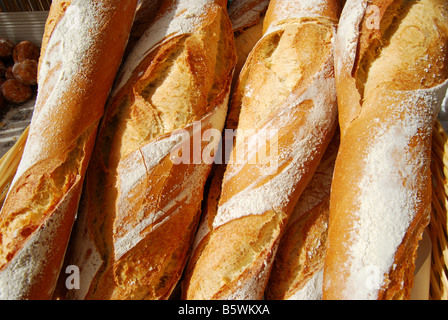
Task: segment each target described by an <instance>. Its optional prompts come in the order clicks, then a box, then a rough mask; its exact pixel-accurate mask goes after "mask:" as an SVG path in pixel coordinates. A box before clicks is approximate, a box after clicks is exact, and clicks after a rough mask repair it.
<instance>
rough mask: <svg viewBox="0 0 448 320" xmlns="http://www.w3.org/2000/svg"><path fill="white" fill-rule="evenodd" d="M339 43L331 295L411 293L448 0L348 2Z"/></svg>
mask: <svg viewBox="0 0 448 320" xmlns="http://www.w3.org/2000/svg"><path fill="white" fill-rule="evenodd" d="M336 43H337V44H336V49H335V67H336V68H335V70H336V71H335V72H336V83H337V91H338V102H339V124H340V128H341V145H340V149H339V154H338V157H337V160H336V164H335V170H334V178H333V183H332V191H331V195H330V223H329V230H328V240H327V244H328V246H327V253H326V260H325V264H324V288H323V298H324V299H374V300H375V299H408V298H409V296H410V291H411V288H412V284H413V277H414V276H413V275H414V264H415V256H416V250H417V246H418V241H419V240H420V239H421V236H422V233H423V231H424V229H425V227H426V226H427V224H428V222H429V217H430V210H431V172H430V161H431V141H432V131H433V127H434V123H435V121H436V119H437V115H438V112H439V109H440V105H441V103H442V100H443V97H444V94H445V92H446V89H447V85H448V81H447V78H448V56H447V52H448V2H446V1H445V0H421V1H416V0H409V1H398V0H395V1H392V0H375V1H359V0H348V1H347V2H346V5H345V7H344V10H343V12H342V15H341V19H340V23H339V29H338V35H337V42H336Z"/></svg>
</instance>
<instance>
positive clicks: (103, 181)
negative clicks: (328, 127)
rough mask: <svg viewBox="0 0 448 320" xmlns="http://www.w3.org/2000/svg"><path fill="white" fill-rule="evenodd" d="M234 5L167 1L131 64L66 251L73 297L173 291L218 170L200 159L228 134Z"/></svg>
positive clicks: (106, 122)
mask: <svg viewBox="0 0 448 320" xmlns="http://www.w3.org/2000/svg"><path fill="white" fill-rule="evenodd" d="M226 3H227V2H226V1H222V0H200V1H194V2H193V1H189V0H188V1H187V0H175V1H170V0H168V1H162V3H161V6H160V10H159V12H158V13H157V16H156V19H155V20H154V22H153V23H152V24H151V25H150V26H149V28H148V29H147V30H146V32H145V33H144V34H143V35H142V38H141V39H140V40H139V42H138V43H137V44H136V45H135V46H134V47H133V50H132V52H130V54H129V56H128V57H127V59H126V61H125V62H124V64H123V66H122V68H121V71H120V72H119V74H118V77H117V82H116V86H115V87H114V88H113V91H112V94H111V96H110V99H109V102H110V103H109V104H108V105H107V112H106V114H105V117H104V119H103V122H102V124H101V127H100V131H99V135H98V138H97V143H96V146H95V149H94V153H93V155H92V160H91V163H90V165H89V169H88V172H87V175H86V183H85V188H84V192H83V196H82V200H81V205H80V211H79V220H78V222H77V224H76V228H75V233H74V236H73V241H72V243H71V245H70V251H69V253H68V254H67V256H68V259H67V262H66V263H67V265H76V266H79V268H80V279H81V286H80V289H79V290H76V289H73V290H68V291H67V292H66V295H67V298H69V299H120V300H122V299H168V298H169V297H170V295H171V293H172V291H173V290H174V288H175V286H176V284H177V282H178V280H179V278H180V276H181V273H182V271H183V268H184V266H185V263H186V260H187V258H188V253H189V250H190V247H191V244H192V241H193V236H194V233H195V232H196V229H197V224H198V220H199V217H200V205H201V200H202V196H203V190H204V184H205V181H206V179H207V176H208V174H209V172H210V168H211V164H212V163H209V162H207V161H205V159H203V158H201V159H199V161H197V160H198V159H197V158H196V156H198V155H199V156H201V155H202V151H204V150H205V147H206V146H209V144H207V143H206V142H205V141H201V137H203V135H202V134H203V133H204V132H205V130H207V129H214V130H216V131H217V132H218V133H219V137H220V133H221V131H222V129H223V126H224V121H225V116H226V112H227V104H228V97H229V92H230V84H231V79H232V73H233V69H234V66H235V63H236V54H235V47H234V39H233V33H232V26H231V23H230V20H229V18H228V14H227V9H226ZM198 134H199V135H200V136H199V145H195V141H194V140H196V138H197V135H198ZM219 137H215V140H216V141H214V142H213V143H214V144H215V145H217V143H218V142H219ZM190 145H191V149H190V151H191V153H190V155H189V156H188V158H187V159H184V160H186V161H185V162H183V163H177V160H179V158H178V157H184V156H185V155H186V154H187V148H186V147H190ZM184 147H185V148H184ZM197 147H198V148H199V152H198V150H197V149H195V148H197ZM183 152H184V153H183ZM181 153H182V154H181Z"/></svg>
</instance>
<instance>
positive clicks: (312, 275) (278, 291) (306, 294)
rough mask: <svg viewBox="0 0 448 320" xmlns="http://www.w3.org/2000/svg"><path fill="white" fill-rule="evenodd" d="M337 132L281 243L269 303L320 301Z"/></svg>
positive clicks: (290, 219) (267, 294) (296, 208)
mask: <svg viewBox="0 0 448 320" xmlns="http://www.w3.org/2000/svg"><path fill="white" fill-rule="evenodd" d="M338 149H339V133H338V132H337V133H336V134H335V135H334V137H333V139H332V141H331V142H330V144H329V146H328V147H327V149H326V150H325V153H324V155H323V157H322V160H321V162H320V163H319V166H318V167H317V169H316V171H315V172H314V175H313V177H312V179H311V181H310V183H309V184H308V186H307V187H306V189H305V191H303V193H302V195H301V197H300V199H299V201H298V203H297V205H296V207H295V208H294V211H293V212H292V214H291V217H290V218H289V220H288V225H287V226H286V230H285V233H284V235H283V236H282V239H281V241H280V244H279V247H278V250H277V253H276V255H275V260H274V264H273V267H272V271H271V274H270V276H269V281H268V285H267V286H266V291H265V298H266V299H268V300H321V299H322V279H323V269H324V261H325V251H326V240H327V231H328V218H329V204H330V190H331V181H332V178H333V170H334V163H335V160H336V156H337V153H338Z"/></svg>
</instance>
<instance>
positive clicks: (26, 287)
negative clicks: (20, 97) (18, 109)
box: [0, 1, 136, 299]
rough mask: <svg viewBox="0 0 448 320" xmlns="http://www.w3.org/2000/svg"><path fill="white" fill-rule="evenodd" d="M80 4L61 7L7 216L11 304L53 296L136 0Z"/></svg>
mask: <svg viewBox="0 0 448 320" xmlns="http://www.w3.org/2000/svg"><path fill="white" fill-rule="evenodd" d="M74 5H75V6H76V7H73V6H74ZM74 5H72V4H71V3H70V2H67V1H53V6H52V9H51V11H50V15H49V18H48V23H47V25H46V30H45V35H44V42H43V47H42V55H41V60H40V61H41V62H40V63H41V64H40V75H39V86H40V87H39V94H38V97H37V100H36V105H35V111H34V115H33V119H32V121H31V125H30V131H29V135H28V140H27V144H26V146H25V150H24V156H23V157H22V160H21V163H20V165H19V168H18V171H17V174H16V176H15V178H14V181H13V182H12V184H11V185H12V187H11V189H10V191H9V194H8V196H7V198H6V200H5V203H4V206H3V208H2V211H1V213H0V234H1V237H0V281H1V282H2V285H1V287H2V289H1V292H0V295H1V296H2V297H4V298H7V299H10V298H11V299H27V298H28V299H48V298H50V297H51V294H52V291H53V290H54V286H55V282H56V278H57V276H58V272H59V270H60V267H61V264H62V260H63V256H64V253H65V250H66V247H67V242H68V239H69V235H70V231H71V226H72V224H73V221H74V218H75V214H76V210H77V206H78V200H79V195H80V192H81V186H82V182H83V178H84V173H85V171H86V168H87V164H88V161H89V159H90V153H91V150H92V148H93V144H94V141H95V134H96V127H97V125H98V122H99V119H100V118H101V116H102V114H103V111H104V105H105V103H106V99H107V95H108V93H109V91H110V88H111V86H112V83H113V80H114V77H115V74H116V72H117V70H118V67H119V64H120V62H121V58H122V55H123V51H124V47H125V45H126V42H127V39H128V37H129V30H130V28H131V24H132V20H133V17H134V11H135V6H136V1H130V2H129V1H113V2H111V1H105V2H98V3H97V4H96V6H93V5H92V3H90V2H83V1H78V2H76V4H74ZM73 19H76V21H79V22H80V26H78V29H76V31H77V35H78V37H74V36H73V29H72V28H73V26H72V25H71V22H73ZM97 24H100V25H101V32H97V31H96V30H98V29H99V28H98V25H97ZM61 34H64V35H67V37H69V38H70V41H67V43H65V40H67V38H61ZM65 50H66V51H65ZM74 66H75V68H73V67H74ZM61 74H64V77H61ZM96 79H101V80H96ZM81 120H82V121H81ZM24 260H26V261H27V265H29V266H32V267H30V268H28V267H26V266H24V264H23V261H24ZM33 263H35V266H33Z"/></svg>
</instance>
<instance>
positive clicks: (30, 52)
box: [12, 40, 40, 63]
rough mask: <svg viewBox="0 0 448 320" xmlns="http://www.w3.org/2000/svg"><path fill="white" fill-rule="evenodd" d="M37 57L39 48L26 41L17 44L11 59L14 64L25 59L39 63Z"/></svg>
mask: <svg viewBox="0 0 448 320" xmlns="http://www.w3.org/2000/svg"><path fill="white" fill-rule="evenodd" d="M39 55H40V48H39V47H38V46H36V45H35V44H34V43H32V42H31V41H28V40H25V41H21V42H19V43H18V44H17V45H16V46H15V47H14V50H13V52H12V58H13V60H14V62H15V63H17V62H20V61H24V60H26V59H30V60H35V61H39Z"/></svg>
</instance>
